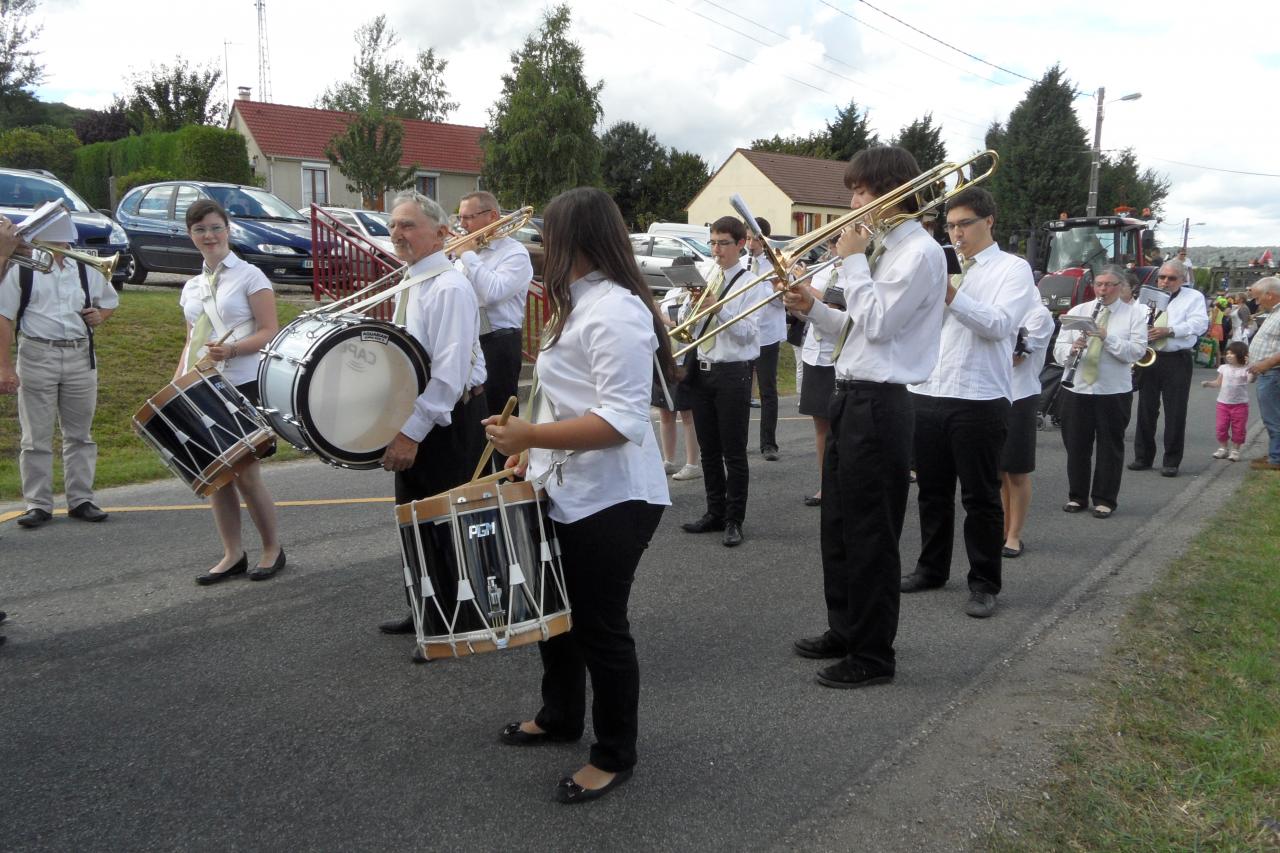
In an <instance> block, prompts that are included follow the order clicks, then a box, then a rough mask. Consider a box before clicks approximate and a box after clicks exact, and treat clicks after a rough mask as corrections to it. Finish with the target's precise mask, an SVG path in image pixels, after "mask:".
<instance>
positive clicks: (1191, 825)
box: [979, 472, 1280, 851]
mask: <svg viewBox="0 0 1280 853" xmlns="http://www.w3.org/2000/svg"><path fill="white" fill-rule="evenodd" d="M1277 507H1280V477H1278V476H1276V475H1274V474H1271V473H1267V472H1257V473H1253V474H1251V475H1250V476H1249V478H1248V479H1247V480H1246V481H1245V483H1244V485H1243V486H1242V488H1241V491H1240V492H1239V493H1238V495H1237V496H1236V497H1235V499H1234V500H1233V501H1232V504H1231V505H1230V506H1229V507H1228V508H1227V509H1226V510H1225V511H1224V512H1223V513H1221V515H1220V516H1219V517H1218V518H1216V519H1215V520H1214V521H1213V523H1212V524H1210V525H1209V527H1208V528H1207V529H1206V530H1205V531H1204V532H1203V533H1202V534H1201V535H1200V536H1199V537H1198V538H1197V539H1196V540H1195V542H1194V543H1193V545H1192V547H1191V548H1190V549H1189V551H1188V552H1187V554H1186V555H1184V557H1183V558H1182V559H1181V560H1179V561H1178V562H1177V563H1176V564H1175V565H1174V566H1172V567H1171V569H1170V570H1169V574H1168V577H1167V578H1166V579H1164V580H1163V581H1162V582H1161V583H1160V585H1159V587H1158V588H1157V589H1155V590H1152V591H1151V592H1149V593H1148V594H1147V595H1145V596H1144V597H1143V598H1142V599H1141V600H1140V602H1139V603H1138V605H1137V606H1136V607H1135V608H1134V609H1133V611H1132V612H1131V613H1130V614H1129V615H1128V616H1127V617H1126V620H1125V622H1124V624H1123V626H1122V629H1121V633H1120V637H1119V639H1118V640H1117V642H1116V644H1115V651H1114V652H1113V653H1112V654H1111V655H1110V656H1109V658H1108V660H1107V662H1106V663H1105V670H1104V674H1103V677H1102V679H1101V680H1100V687H1099V688H1098V696H1097V699H1096V701H1097V707H1096V710H1095V711H1094V713H1093V714H1092V715H1091V717H1090V719H1089V720H1088V721H1087V722H1086V723H1085V725H1084V726H1083V727H1082V728H1081V729H1080V730H1079V731H1078V732H1076V733H1074V734H1072V735H1071V736H1070V737H1069V738H1068V740H1067V741H1066V742H1065V743H1064V744H1063V745H1062V749H1061V753H1060V761H1059V765H1058V768H1057V769H1058V773H1057V774H1056V776H1055V780H1054V781H1052V782H1051V783H1050V784H1048V785H1047V786H1046V787H1045V788H1043V789H1042V790H1040V791H1036V792H1034V793H1033V794H1032V795H1031V796H1030V797H1027V798H1023V799H1020V800H1019V801H1017V802H1016V803H1011V804H1008V809H1007V810H1006V815H1005V817H1004V819H1002V820H1001V821H999V822H998V823H997V828H996V829H995V830H994V831H993V832H992V833H991V835H990V836H989V837H988V838H987V839H986V841H985V842H984V843H981V844H980V845H979V846H980V847H982V848H983V849H990V850H996V851H1050V850H1052V851H1059V850H1144V851H1145V850H1151V851H1155V850H1160V851H1164V850H1265V849H1280V513H1278V512H1277V511H1276V508H1277Z"/></svg>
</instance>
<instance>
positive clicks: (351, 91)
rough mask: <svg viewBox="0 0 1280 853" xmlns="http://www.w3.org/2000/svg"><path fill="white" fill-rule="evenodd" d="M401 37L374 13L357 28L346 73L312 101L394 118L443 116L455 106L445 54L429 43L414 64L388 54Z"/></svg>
mask: <svg viewBox="0 0 1280 853" xmlns="http://www.w3.org/2000/svg"><path fill="white" fill-rule="evenodd" d="M399 41H400V37H399V36H397V35H396V33H395V32H394V31H393V30H391V29H390V28H389V27H388V26H387V16H386V15H379V16H378V17H376V18H374V19H373V20H372V21H370V22H369V23H367V24H364V25H363V26H361V27H360V28H359V29H357V30H356V48H357V50H356V58H355V59H354V60H352V63H351V78H350V79H349V80H346V81H345V82H342V83H337V84H335V85H333V86H330V87H329V88H328V89H326V90H325V93H324V94H323V95H321V96H320V97H319V98H318V99H316V106H319V107H322V108H324V109H327V110H343V111H346V112H352V113H365V112H373V113H383V114H386V115H390V116H396V117H398V118H411V119H421V120H422V121H444V120H445V118H447V117H448V115H449V113H451V112H453V111H454V110H456V109H457V108H458V103H457V102H456V101H451V100H449V90H448V89H447V88H446V87H445V85H444V70H445V68H446V67H447V66H448V65H449V63H448V61H447V60H444V59H438V58H437V57H436V54H435V49H434V48H427V49H426V50H420V51H418V55H417V57H416V58H415V60H414V63H413V65H408V64H406V63H405V62H404V61H403V60H400V59H392V58H389V56H388V54H390V52H391V49H392V48H394V47H395V46H396V44H398V43H399Z"/></svg>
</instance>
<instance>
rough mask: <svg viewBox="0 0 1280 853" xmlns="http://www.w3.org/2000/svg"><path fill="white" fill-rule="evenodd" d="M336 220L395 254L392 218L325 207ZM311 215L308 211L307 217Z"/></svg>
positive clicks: (352, 209)
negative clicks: (392, 238)
mask: <svg viewBox="0 0 1280 853" xmlns="http://www.w3.org/2000/svg"><path fill="white" fill-rule="evenodd" d="M324 211H325V213H328V214H329V215H330V216H332V217H333V218H334V219H336V220H338V221H339V222H341V223H342V224H343V225H345V226H347V227H348V228H350V229H351V230H353V231H355V232H356V233H357V234H359V235H360V236H362V237H364V238H365V239H367V240H368V241H369V242H370V243H373V244H374V245H376V246H378V247H379V248H381V249H384V250H385V251H387V252H389V253H391V254H393V255H394V254H395V248H394V247H393V246H392V245H391V217H390V216H388V215H387V214H385V213H383V212H381V211H379V210H356V209H355V208H352V207H329V206H327V205H326V206H325V207H324ZM310 215H311V213H310V211H309V210H308V212H307V216H310Z"/></svg>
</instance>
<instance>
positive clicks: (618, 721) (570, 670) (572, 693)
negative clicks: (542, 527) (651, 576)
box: [535, 501, 664, 773]
mask: <svg viewBox="0 0 1280 853" xmlns="http://www.w3.org/2000/svg"><path fill="white" fill-rule="evenodd" d="M663 509H664V508H663V507H661V506H655V505H653V504H647V503H645V502H644V501H626V502H624V503H620V504H614V505H613V506H611V507H608V508H607V509H602V510H600V511H599V512H597V513H595V514H594V515H590V516H587V517H586V518H583V519H580V520H579V521H575V522H573V523H572V524H556V535H557V538H558V539H559V541H560V552H561V562H562V563H563V565H564V575H565V578H564V579H565V587H566V591H567V592H568V594H569V602H570V605H571V606H572V607H573V628H572V630H570V631H568V632H567V633H564V634H559V635H557V636H555V637H552V638H551V639H550V640H547V641H546V642H542V643H539V644H538V651H539V653H540V654H541V655H542V671H543V674H542V709H541V710H539V711H538V715H537V717H536V718H535V719H536V722H537V724H538V726H539V727H540V728H542V729H544V730H545V731H548V732H552V733H554V734H557V735H564V736H566V737H578V736H580V735H581V734H582V730H583V725H584V722H585V717H586V707H587V706H586V676H587V674H588V673H589V674H590V675H591V724H592V726H593V728H594V729H595V735H596V742H595V743H594V744H592V746H591V763H592V764H594V765H595V766H596V767H599V768H600V769H601V770H606V771H608V772H611V773H617V772H619V771H621V770H627V769H629V768H631V767H633V766H634V765H635V763H636V735H637V732H638V729H639V706H640V665H639V663H638V662H637V660H636V643H635V640H634V639H632V637H631V625H630V623H629V622H628V621H627V601H628V599H629V598H630V596H631V583H632V581H633V580H634V579H635V573H636V566H638V565H639V563H640V556H641V554H643V553H644V550H645V548H647V547H648V545H649V540H650V539H651V538H652V537H653V532H654V531H655V530H657V528H658V521H659V520H660V519H661V518H662V510H663Z"/></svg>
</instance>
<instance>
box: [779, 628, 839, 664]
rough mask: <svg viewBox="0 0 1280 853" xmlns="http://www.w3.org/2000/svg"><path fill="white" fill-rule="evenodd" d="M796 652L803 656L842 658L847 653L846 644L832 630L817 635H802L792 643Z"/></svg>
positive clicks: (818, 658)
mask: <svg viewBox="0 0 1280 853" xmlns="http://www.w3.org/2000/svg"><path fill="white" fill-rule="evenodd" d="M791 646H792V648H793V649H795V652H796V654H798V655H800V657H802V658H813V659H815V660H821V659H823V658H842V657H844V655H845V644H844V641H843V640H841V639H840V638H839V637H838V636H836V635H835V633H834V632H832V631H827V632H826V633H825V634H819V635H818V636H816V637H801V638H800V639H798V640H796V641H795V642H794V643H792V644H791Z"/></svg>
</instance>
